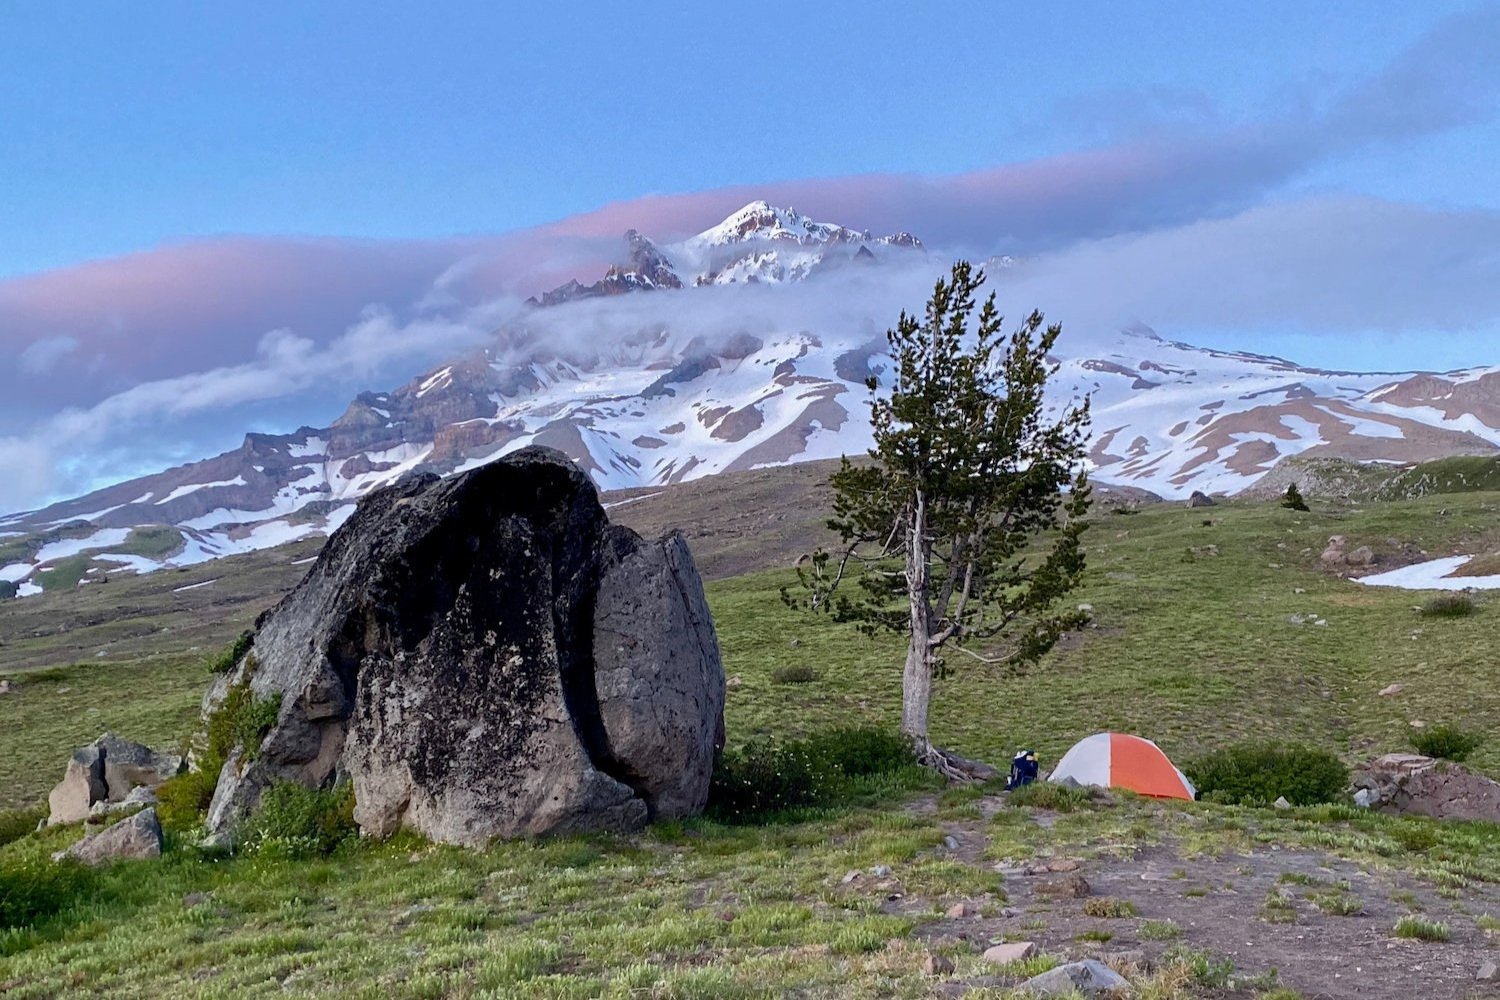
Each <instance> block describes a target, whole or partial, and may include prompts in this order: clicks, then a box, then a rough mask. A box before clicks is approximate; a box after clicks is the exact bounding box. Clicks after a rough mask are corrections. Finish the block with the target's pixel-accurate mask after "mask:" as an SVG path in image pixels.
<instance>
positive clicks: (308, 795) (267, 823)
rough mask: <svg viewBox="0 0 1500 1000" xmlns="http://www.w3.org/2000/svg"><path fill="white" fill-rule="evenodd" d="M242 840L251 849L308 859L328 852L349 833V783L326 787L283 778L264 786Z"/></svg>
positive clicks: (351, 809) (352, 829)
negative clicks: (258, 803)
mask: <svg viewBox="0 0 1500 1000" xmlns="http://www.w3.org/2000/svg"><path fill="white" fill-rule="evenodd" d="M248 823H249V825H248V826H247V827H246V829H245V838H244V841H243V846H244V849H245V850H246V851H247V852H249V853H252V854H258V855H262V856H271V857H283V858H310V857H318V856H320V855H326V854H331V853H333V851H334V850H336V849H337V848H338V846H339V845H340V844H342V843H344V842H345V841H347V840H349V839H350V838H352V837H354V836H355V835H356V834H357V833H358V832H359V828H358V827H357V826H356V825H355V822H354V788H353V786H352V785H350V784H349V783H348V782H345V783H343V784H340V785H337V786H335V787H334V788H330V789H327V790H318V789H313V788H308V787H307V786H305V785H301V784H298V783H297V782H295V781H283V782H278V783H277V784H274V785H272V786H271V787H270V788H268V789H266V790H265V792H264V793H263V794H262V795H261V797H260V806H259V808H257V809H256V812H255V815H254V816H253V817H251V818H250V820H249V821H248Z"/></svg>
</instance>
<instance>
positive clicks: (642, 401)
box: [0, 203, 1500, 595]
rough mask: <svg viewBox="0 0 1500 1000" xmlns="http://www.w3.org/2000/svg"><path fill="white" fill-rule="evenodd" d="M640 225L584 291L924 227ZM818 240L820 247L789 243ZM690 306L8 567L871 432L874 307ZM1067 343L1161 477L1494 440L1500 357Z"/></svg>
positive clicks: (30, 533)
mask: <svg viewBox="0 0 1500 1000" xmlns="http://www.w3.org/2000/svg"><path fill="white" fill-rule="evenodd" d="M628 244H629V248H628V249H629V252H628V258H627V260H626V261H625V262H624V263H622V264H620V265H617V266H616V267H614V268H611V269H610V270H609V271H608V272H607V273H606V274H605V275H604V276H603V277H602V278H601V279H600V280H599V281H598V282H596V283H595V284H594V285H592V286H578V287H579V288H583V289H585V291H586V292H587V294H586V295H585V294H584V293H583V292H575V293H568V294H571V295H573V296H574V297H577V296H578V295H583V296H584V297H586V298H602V297H607V296H622V295H635V294H640V293H642V292H645V291H650V292H651V293H652V295H653V298H652V299H651V301H653V302H657V301H660V302H662V303H665V304H666V305H668V306H671V304H672V303H675V302H678V301H679V300H678V298H676V297H681V300H680V301H681V302H683V303H691V302H692V301H694V297H695V296H699V295H714V294H717V293H715V292H713V291H712V290H704V291H702V292H700V291H699V290H697V289H696V288H695V287H694V286H695V285H703V284H714V283H719V282H720V279H723V280H724V281H731V280H733V281H747V282H748V281H750V280H751V275H752V273H753V272H755V271H756V269H757V268H761V267H762V265H764V266H765V267H769V268H770V270H769V271H765V273H766V274H772V275H779V277H777V278H775V280H774V281H773V280H771V279H769V278H768V279H767V280H766V281H765V282H764V283H766V284H772V285H774V284H776V283H778V282H779V283H781V284H798V283H801V282H804V281H809V280H815V279H816V278H817V275H818V274H820V273H823V271H820V270H819V268H825V269H826V268H827V267H830V266H833V265H832V263H831V262H832V261H834V260H838V261H840V262H843V263H848V262H849V261H852V260H865V261H866V263H867V265H868V266H870V267H874V268H879V267H882V266H884V265H886V264H888V263H889V262H891V261H893V260H895V261H906V260H909V259H910V258H907V257H904V256H893V255H905V254H909V253H915V252H920V249H921V243H920V241H918V240H916V239H915V238H914V237H909V236H907V235H906V234H897V235H896V236H890V237H881V238H874V237H871V236H870V235H869V234H868V233H864V232H860V231H856V230H852V229H848V228H845V227H841V226H832V225H828V224H824V223H816V222H813V221H811V220H809V219H807V218H806V217H804V216H801V215H799V214H797V213H795V212H792V211H790V210H781V209H775V208H773V207H771V206H769V205H765V204H764V203H754V204H752V205H750V206H747V207H746V208H745V209H743V210H741V211H740V212H737V213H735V214H734V215H732V216H730V217H729V218H728V219H726V220H725V221H724V222H723V223H721V224H720V225H719V226H716V227H713V228H712V229H709V230H706V231H705V232H704V233H701V234H699V236H697V237H694V238H693V239H691V240H688V241H684V242H683V243H680V244H675V245H668V246H667V247H666V248H665V249H664V248H659V247H657V246H656V245H655V244H653V243H652V242H651V241H650V240H648V239H647V238H646V237H644V236H641V235H640V234H639V233H632V234H629V236H628ZM872 248H874V249H872ZM721 252H722V253H727V254H729V256H728V257H723V258H720V257H716V256H715V254H717V253H721ZM866 252H868V253H869V256H868V257H867V258H865V257H861V256H860V255H862V254H865V253H866ZM766 254H774V255H776V256H775V259H774V262H773V263H774V266H773V263H768V261H769V260H770V258H767V257H766V256H765V255H766ZM809 254H810V255H813V256H814V257H816V258H817V261H818V263H817V264H816V265H812V264H810V265H808V266H807V267H800V266H796V265H794V264H793V259H794V258H797V259H798V260H801V259H802V258H800V257H797V255H809ZM808 259H811V258H808ZM726 261H727V263H726ZM746 261H759V262H760V263H759V264H756V265H755V267H750V266H749V265H747V264H746V263H745V262H746ZM996 263H997V266H998V267H999V268H1000V269H1004V270H1006V271H1010V270H1011V269H1024V267H1025V266H1026V264H1025V263H1024V262H1017V261H1015V260H1012V259H1002V260H999V261H997V262H996ZM689 265H690V266H689ZM742 265H744V266H742ZM679 268H681V270H679ZM726 268H727V269H726ZM875 273H879V272H875ZM731 276H732V277H731ZM700 279H701V280H700ZM757 280H759V279H757ZM674 282H675V283H674ZM564 287H565V288H566V287H567V286H564ZM588 289H593V291H588ZM549 294H552V293H549ZM568 294H564V295H562V297H561V298H559V299H558V300H557V303H558V304H561V303H563V302H566V301H570V299H569V298H568ZM766 294H772V295H779V294H782V293H781V292H780V291H776V290H774V289H772V290H770V291H768V292H767V293H766ZM658 295H659V296H663V297H664V298H662V299H660V300H658V299H656V298H655V296H658ZM543 299H545V296H544V297H543ZM547 306H548V303H546V302H545V301H543V300H538V303H537V306H536V308H535V309H534V310H532V312H533V313H535V314H536V315H538V316H543V315H545V316H553V317H562V318H564V319H565V318H566V310H565V309H558V310H555V311H554V310H551V309H549V308H548V307H547ZM570 308H574V309H576V308H579V307H577V306H572V307H570ZM681 327H682V328H678V327H677V326H673V325H670V324H668V325H663V324H660V323H643V324H641V325H640V326H639V327H638V328H635V329H633V331H632V332H630V333H628V334H626V335H620V336H612V337H608V338H599V337H579V338H561V339H560V338H556V337H554V336H550V335H549V334H548V333H547V332H545V331H546V328H545V327H544V326H541V325H538V326H536V327H532V326H528V325H526V324H525V323H521V324H518V325H516V326H515V327H514V328H509V329H506V330H502V331H499V332H497V334H496V338H495V342H494V346H493V347H492V348H490V349H488V350H486V351H484V352H480V353H477V354H473V355H470V356H467V357H464V358H459V359H455V360H453V361H452V362H449V363H446V364H443V365H441V366H439V367H437V368H434V369H433V370H431V371H429V372H427V373H425V374H423V375H421V376H419V377H418V378H415V379H413V380H411V381H410V382H408V383H407V384H405V385H403V386H400V387H398V388H396V389H392V390H390V391H385V392H364V393H361V394H359V395H358V396H357V397H356V398H355V399H354V400H353V401H351V402H350V404H349V405H348V407H347V408H346V409H345V410H344V412H343V414H342V415H341V416H339V418H338V419H337V420H335V421H333V422H332V423H331V424H329V425H328V426H326V427H321V428H315V427H301V428H299V429H297V430H296V431H293V432H291V433H289V434H248V435H246V437H245V439H244V442H243V443H242V444H241V446H240V447H239V448H237V449H234V450H232V451H228V452H225V453H223V454H221V455H217V456H214V457H212V458H208V459H205V460H203V461H200V462H194V463H190V464H187V465H183V466H178V467H176V468H173V469H168V470H165V471H163V472H160V473H156V474H154V475H150V476H145V477H141V478H138V479H134V480H131V481H129V482H125V483H120V484H116V485H114V486H110V487H107V488H105V489H102V490H98V491H95V492H93V493H90V494H88V495H86V496H83V497H79V498H77V499H73V500H68V501H63V502H60V503H56V504H53V505H51V506H49V507H47V508H45V509H43V510H39V511H34V512H27V513H23V514H15V515H11V516H9V517H0V590H3V589H7V588H8V589H13V590H15V591H16V592H19V593H21V594H22V595H25V594H31V593H37V592H39V591H40V590H41V589H43V588H44V587H46V586H48V585H53V586H56V585H68V586H71V585H74V584H75V583H77V582H79V581H84V582H87V581H90V580H97V579H103V578H105V577H107V576H108V575H109V574H111V573H117V572H131V571H134V572H147V571H150V570H152V569H156V568H159V567H162V566H178V565H188V564H192V563H196V562H202V561H204V560H208V559H213V558H217V557H219V556H222V555H228V554H232V553H235V552H243V551H247V550H251V549H259V548H265V547H268V546H272V545H277V544H281V543H283V542H286V541H290V540H292V539H296V538H302V537H306V536H308V535H313V534H326V533H331V532H332V531H333V530H334V529H335V528H337V527H338V526H339V525H340V524H342V523H343V521H344V519H346V518H347V517H348V516H349V515H350V514H351V513H352V512H353V510H354V507H355V504H356V503H357V502H358V500H359V498H360V497H362V496H364V495H366V494H367V493H369V492H370V491H371V490H374V489H376V488H378V487H379V486H382V485H385V484H388V483H391V482H394V481H395V480H397V479H398V478H400V477H401V476H403V475H406V474H408V473H412V472H435V473H438V474H440V475H447V474H451V473H454V472H458V471H462V470H466V469H471V468H475V467H477V466H480V465H483V464H485V463H487V462H490V461H493V460H494V459H495V458H497V457H499V456H501V455H503V454H505V453H507V452H510V451H514V450H517V449H519V448H521V447H524V446H526V445H529V444H538V445H546V446H550V447H553V448H556V449H558V450H560V451H562V452H564V453H566V454H568V455H569V456H570V457H572V458H573V459H574V460H575V461H577V462H578V463H579V464H580V465H581V466H582V467H583V468H584V469H585V470H587V471H588V473H589V474H590V476H591V477H592V478H593V479H594V481H595V482H596V484H598V485H599V486H600V487H601V488H603V489H623V488H632V487H642V488H650V487H653V486H660V485H663V484H669V483H676V482H681V481H684V480H688V479H695V478H698V477H702V476H706V475H712V474H715V473H720V472H726V471H737V470H747V469H754V468H760V467H766V466H774V465H780V464H786V463H790V462H799V461H807V460H812V459H820V458H836V457H838V456H839V455H842V454H857V453H860V452H863V451H864V450H865V449H866V448H867V447H868V446H869V443H870V432H869V426H868V422H867V419H866V414H865V400H866V399H867V389H866V387H865V380H866V379H867V378H868V377H870V376H875V377H876V378H877V379H878V378H879V376H880V373H881V372H882V370H883V368H884V366H885V364H887V363H888V362H886V361H885V359H884V350H885V344H884V340H883V338H881V337H880V336H879V335H878V334H873V333H872V331H870V330H868V329H864V328H862V327H860V326H859V325H857V324H848V326H847V328H846V329H844V330H842V331H833V330H817V329H803V328H796V327H790V328H789V327H785V326H780V325H778V326H775V327H774V328H771V329H764V328H757V331H756V332H755V333H751V332H748V330H746V329H743V328H741V329H735V328H734V327H733V326H729V327H724V328H720V329H719V330H718V331H716V332H702V331H700V330H698V329H695V328H694V325H693V324H692V323H691V322H688V321H686V320H684V321H683V323H682V324H681ZM1058 351H1059V357H1058V358H1056V359H1055V360H1057V362H1058V363H1059V365H1060V370H1059V374H1058V377H1057V378H1056V379H1055V381H1054V385H1055V388H1056V391H1057V392H1058V393H1059V394H1066V395H1068V396H1077V395H1084V394H1087V395H1089V396H1091V397H1092V399H1093V407H1092V410H1093V431H1094V441H1093V446H1092V451H1091V454H1090V457H1091V460H1092V462H1093V463H1094V474H1095V477H1096V478H1097V479H1098V480H1100V481H1102V482H1107V483H1113V484H1117V485H1121V486H1129V487H1134V488H1140V489H1143V490H1147V491H1150V492H1152V493H1156V494H1158V495H1161V496H1165V497H1185V496H1187V495H1188V494H1189V493H1191V492H1192V491H1194V490H1201V491H1204V492H1209V493H1235V492H1239V491H1242V490H1244V489H1246V488H1248V487H1250V486H1252V485H1253V484H1255V483H1256V482H1257V481H1258V480H1259V479H1261V478H1262V477H1263V476H1265V475H1266V474H1267V473H1268V472H1269V471H1270V470H1271V469H1272V468H1274V467H1275V466H1276V465H1277V464H1278V463H1279V462H1280V461H1282V460H1283V459H1285V458H1288V457H1289V456H1302V457H1304V458H1319V457H1338V458H1343V459H1347V460H1351V461H1355V462H1362V463H1385V464H1391V463H1395V464H1407V463H1413V462H1418V461H1423V460H1427V459H1431V458H1435V457H1440V456H1445V455H1462V454H1477V455H1485V454H1494V453H1496V452H1497V451H1500V367H1488V368H1474V369H1468V370H1463V371H1457V372H1447V373H1432V372H1409V373H1361V372H1335V371H1325V370H1320V369H1315V368H1307V367H1303V366H1299V365H1297V364H1295V363H1293V362H1291V361H1287V360H1285V359H1281V358H1274V357H1266V356H1262V355H1257V354H1252V353H1245V352H1231V351H1220V350H1208V349H1203V348H1199V347H1194V346H1192V345H1189V344H1185V343H1180V342H1175V341H1170V340H1167V339H1164V338H1162V337H1159V336H1157V335H1156V334H1155V333H1154V332H1153V331H1151V330H1150V329H1149V328H1147V327H1135V328H1132V329H1129V330H1123V331H1115V332H1112V333H1107V334H1104V335H1102V336H1101V335H1098V334H1092V333H1090V332H1087V331H1084V332H1081V333H1078V334H1075V333H1074V331H1072V330H1069V331H1068V332H1066V333H1065V334H1064V337H1063V340H1062V341H1061V342H1060V344H1059V348H1058Z"/></svg>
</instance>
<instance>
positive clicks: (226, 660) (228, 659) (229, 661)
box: [208, 630, 255, 674]
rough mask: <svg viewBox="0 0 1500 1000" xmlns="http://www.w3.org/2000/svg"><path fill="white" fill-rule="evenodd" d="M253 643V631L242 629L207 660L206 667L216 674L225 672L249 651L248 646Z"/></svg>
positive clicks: (232, 667)
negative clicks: (230, 641) (237, 635)
mask: <svg viewBox="0 0 1500 1000" xmlns="http://www.w3.org/2000/svg"><path fill="white" fill-rule="evenodd" d="M254 643H255V633H254V632H250V631H248V630H247V631H244V632H241V633H240V634H239V637H238V638H236V639H235V640H234V642H232V643H230V644H229V645H228V646H226V647H224V649H223V651H222V652H220V653H219V654H218V655H217V656H215V657H214V658H213V659H212V660H209V661H208V669H209V670H211V671H213V672H214V673H216V674H227V673H229V671H231V670H233V669H234V668H235V664H237V663H239V662H240V660H241V659H242V658H243V657H244V655H245V654H246V653H248V652H250V647H251V646H252V645H253V644H254Z"/></svg>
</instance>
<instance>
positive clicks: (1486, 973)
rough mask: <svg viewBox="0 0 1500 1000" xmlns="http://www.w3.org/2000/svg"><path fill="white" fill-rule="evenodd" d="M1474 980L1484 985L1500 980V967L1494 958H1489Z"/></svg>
mask: <svg viewBox="0 0 1500 1000" xmlns="http://www.w3.org/2000/svg"><path fill="white" fill-rule="evenodd" d="M1474 978H1475V979H1477V980H1479V981H1480V982H1482V983H1488V982H1493V981H1494V980H1496V979H1500V965H1496V964H1495V960H1494V959H1493V958H1487V959H1485V960H1484V962H1483V963H1482V964H1481V965H1480V966H1479V972H1477V973H1476V974H1475V976H1474Z"/></svg>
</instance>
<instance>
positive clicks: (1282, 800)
mask: <svg viewBox="0 0 1500 1000" xmlns="http://www.w3.org/2000/svg"><path fill="white" fill-rule="evenodd" d="M1262 801H1264V800H1262ZM1271 806H1272V808H1275V809H1290V808H1292V804H1291V803H1290V802H1288V801H1287V800H1286V796H1285V795H1278V796H1277V797H1276V801H1275V802H1272V803H1271Z"/></svg>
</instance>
